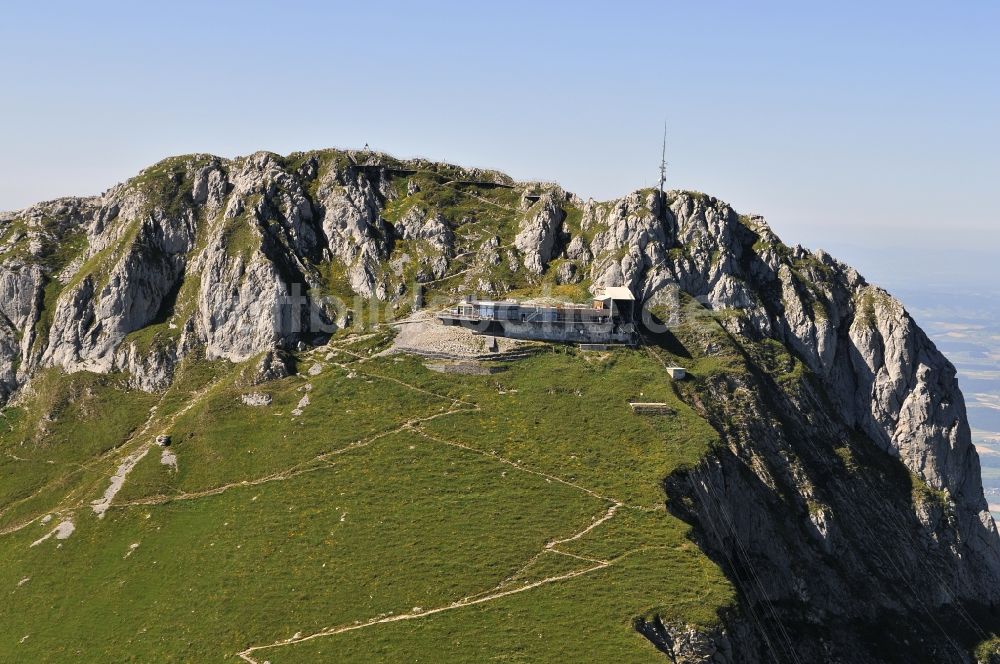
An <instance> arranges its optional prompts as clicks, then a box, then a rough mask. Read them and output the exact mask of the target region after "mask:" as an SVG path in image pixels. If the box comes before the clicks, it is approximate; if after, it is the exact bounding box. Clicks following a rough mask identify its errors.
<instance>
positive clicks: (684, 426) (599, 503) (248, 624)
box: [0, 346, 732, 664]
mask: <svg viewBox="0 0 1000 664" xmlns="http://www.w3.org/2000/svg"><path fill="white" fill-rule="evenodd" d="M344 348H345V349H346V350H352V349H351V347H350V346H345V347H344ZM353 350H354V351H357V350H360V351H361V355H362V356H364V357H367V356H368V354H367V352H366V351H365V350H364V349H363V348H362V347H361V346H355V347H354V348H353ZM325 354H326V351H325V350H321V351H320V352H319V353H318V354H314V355H313V356H311V357H309V358H302V360H301V364H300V367H301V368H302V369H303V370H308V369H309V367H310V366H311V365H312V364H313V363H319V364H320V365H321V366H320V368H321V371H320V373H319V374H318V375H314V376H310V375H308V373H306V372H305V371H304V372H303V374H302V375H300V376H296V377H292V378H288V379H285V380H282V381H277V382H275V383H269V384H266V385H263V386H258V387H256V388H251V387H249V386H247V385H245V384H244V383H243V381H242V380H241V379H240V371H239V368H236V369H233V370H230V371H229V372H228V373H225V371H226V370H225V365H206V364H194V365H192V366H190V367H188V368H187V369H186V370H182V372H181V375H180V378H179V380H178V383H177V385H176V386H175V387H174V388H172V390H171V391H170V392H168V393H167V394H166V395H164V396H163V398H162V400H161V401H160V403H159V406H158V408H159V410H158V411H157V413H156V415H155V417H154V424H153V426H151V428H150V429H149V431H148V435H149V436H151V435H154V434H155V433H159V432H161V431H169V432H170V433H171V434H172V435H173V437H174V444H173V446H172V449H173V451H174V452H175V453H176V454H177V456H178V459H179V470H178V472H177V473H174V472H172V471H171V470H170V469H169V468H168V467H167V466H164V465H162V464H161V463H160V459H159V454H160V450H159V449H158V448H155V447H154V448H153V449H152V450H151V453H150V454H148V455H147V456H146V457H145V458H144V459H143V461H142V462H140V464H139V465H138V466H137V467H136V469H135V470H134V471H133V473H132V474H131V475H130V476H129V478H128V481H127V483H126V485H125V488H124V489H123V490H122V492H121V493H120V494H119V496H118V498H117V499H116V506H115V507H113V508H112V510H111V511H110V512H109V513H108V515H107V518H105V519H104V520H98V519H97V518H95V517H94V516H93V514H92V513H91V512H90V510H89V509H88V508H87V506H86V505H85V504H81V505H82V506H80V507H78V508H77V509H75V511H74V512H73V514H74V519H75V522H76V526H77V530H76V532H75V533H74V534H73V535H72V536H71V537H70V538H69V539H67V540H64V541H57V540H55V539H50V540H48V541H46V542H44V543H42V544H40V545H38V546H35V547H31V546H30V544H31V542H32V541H34V540H35V539H37V538H38V537H40V536H42V535H44V534H45V532H47V530H49V529H50V528H51V526H52V524H51V523H50V524H49V525H47V526H43V525H42V524H40V523H37V522H36V523H33V524H32V525H30V526H28V527H27V528H24V529H23V530H20V531H17V532H14V533H10V534H7V535H4V536H3V537H2V538H0V588H6V589H8V592H9V593H10V599H9V600H8V609H7V610H5V611H3V612H0V651H2V652H6V653H14V659H15V661H61V660H65V659H67V658H70V657H74V656H76V657H79V658H80V660H81V661H136V662H145V661H234V659H235V655H236V653H237V652H238V651H240V650H242V649H244V648H247V647H250V646H255V645H261V644H268V643H273V642H275V641H276V640H279V639H286V638H289V637H291V636H293V635H294V634H296V633H301V634H303V635H309V634H311V633H314V632H316V631H319V630H322V629H325V628H330V627H335V626H338V625H341V626H343V625H351V624H353V623H355V622H356V621H361V622H364V621H367V620H370V619H372V618H376V617H378V616H380V615H384V614H389V613H392V614H401V613H406V612H410V611H413V610H414V608H415V607H421V609H423V610H425V611H426V610H430V609H434V608H440V607H447V606H449V605H451V604H452V602H455V601H458V600H461V599H462V598H465V597H467V596H473V595H476V594H479V593H488V592H490V591H493V590H494V589H497V588H500V589H501V590H504V591H506V590H516V589H517V588H519V587H523V585H524V584H528V583H532V582H538V581H540V580H543V579H547V578H552V577H562V576H564V575H566V574H579V575H578V576H573V577H572V578H566V579H563V580H556V581H552V582H549V583H544V584H542V585H540V586H538V587H536V588H531V589H529V590H525V591H524V592H516V593H514V594H510V595H508V596H506V597H501V598H498V599H495V600H491V601H485V602H482V603H480V604H472V605H468V606H460V607H458V608H454V609H453V610H447V611H443V612H440V613H436V614H433V615H428V616H425V617H419V618H417V619H414V620H408V621H405V622H395V623H388V624H383V625H373V626H371V627H365V628H363V629H359V630H355V631H351V632H347V633H344V634H338V635H333V636H325V637H322V638H317V639H314V640H309V641H305V642H302V643H299V644H296V645H289V646H285V647H281V648H274V649H270V650H263V651H259V652H256V653H253V655H252V656H254V657H255V658H257V659H258V660H259V661H264V660H269V661H271V662H273V663H275V664H278V663H280V662H293V661H309V662H314V661H352V660H362V659H366V658H367V659H371V654H372V653H376V654H377V655H378V657H379V658H380V659H383V660H387V661H414V660H422V661H431V660H433V661H469V660H480V659H488V658H494V659H495V658H501V659H507V660H508V661H538V660H539V659H544V660H550V661H561V660H565V659H573V658H575V657H576V658H578V657H580V656H581V653H587V654H588V658H589V656H590V655H591V654H593V656H594V657H597V658H598V659H601V660H605V659H607V660H610V659H612V658H615V659H619V660H626V661H646V660H649V661H659V660H660V658H661V655H659V654H658V653H657V652H656V651H655V650H654V649H653V648H652V646H650V645H649V644H648V643H647V642H645V640H644V639H642V638H641V637H640V636H638V635H637V634H636V633H635V632H634V630H633V629H632V627H631V621H632V620H633V619H634V618H635V617H636V616H640V615H647V614H652V613H659V614H661V615H663V616H664V617H665V618H667V619H674V620H683V621H688V622H695V623H702V624H710V623H712V622H713V621H714V620H715V615H716V614H715V610H716V608H718V607H720V606H724V605H727V604H729V603H730V602H731V601H732V595H731V589H730V587H729V586H728V584H727V583H726V581H725V579H724V578H723V577H722V575H721V573H720V572H719V570H718V569H717V568H715V566H714V565H712V564H711V563H710V562H709V561H708V560H707V559H706V558H704V557H703V556H702V555H701V554H700V553H699V552H698V550H697V548H696V547H694V545H692V544H691V543H690V542H689V541H688V540H687V538H686V533H687V527H686V526H685V525H684V524H682V523H681V522H679V521H677V520H676V519H674V518H673V517H671V516H669V515H668V514H667V513H666V512H665V511H664V510H663V509H662V506H661V505H662V492H661V491H660V489H659V482H660V481H661V480H662V478H663V477H664V476H665V475H666V474H667V473H669V472H670V471H671V470H672V469H673V468H675V467H677V466H678V465H679V464H683V463H690V462H693V461H694V460H696V459H697V458H698V457H699V456H700V455H701V454H702V453H704V451H705V450H706V449H707V447H708V446H709V445H710V444H711V442H712V441H713V440H714V432H713V431H712V430H711V429H710V428H708V426H707V425H706V424H705V423H704V422H703V421H701V420H700V419H698V418H697V417H695V416H694V414H693V413H692V412H691V411H690V410H689V409H688V408H687V407H686V406H685V405H684V404H683V403H682V402H681V401H680V400H679V398H678V397H677V395H676V394H675V393H674V390H673V386H672V385H671V383H670V382H669V381H668V380H666V379H665V378H664V375H663V372H662V369H661V368H660V367H659V364H658V363H657V362H656V361H655V360H654V359H652V358H651V357H650V356H648V355H647V354H645V353H644V352H641V351H621V352H616V353H611V354H607V355H581V354H577V353H575V352H571V351H565V350H563V349H560V350H559V351H558V352H553V353H551V354H543V355H541V356H538V357H535V358H531V359H528V360H523V361H519V362H516V363H513V364H512V365H510V367H509V369H508V370H507V371H506V372H504V373H501V374H495V375H492V376H459V375H447V376H444V375H441V374H437V373H434V372H431V371H428V370H426V369H425V368H424V367H423V366H422V364H421V363H420V362H419V361H418V360H417V359H415V358H410V357H395V358H393V357H387V358H375V359H371V360H366V361H362V362H359V361H358V360H357V358H356V357H355V356H354V355H352V354H350V353H349V352H346V351H340V352H338V353H337V354H335V355H331V357H330V359H325ZM220 376H221V379H220ZM349 376H350V377H349ZM213 380H215V381H216V382H212V381H213ZM307 382H308V383H309V384H311V385H312V389H311V391H309V392H308V394H309V395H310V404H309V405H308V406H307V407H306V408H305V410H304V412H303V414H302V415H301V416H299V417H294V418H293V417H292V416H291V413H290V411H291V409H292V408H293V407H294V406H295V405H296V404H297V403H298V401H299V400H300V399H301V397H302V395H303V394H305V393H306V392H305V391H304V390H303V387H304V385H305V384H306V383H307ZM206 385H207V386H208V389H205V386H206ZM566 385H571V386H573V387H572V388H569V389H567V388H566V387H565V386H566ZM251 390H255V391H263V392H267V393H269V394H270V395H271V396H272V397H273V400H274V401H273V403H272V405H271V406H268V407H263V408H250V407H246V406H243V405H241V404H239V402H238V398H239V395H240V394H242V393H245V392H248V391H251ZM193 395H195V396H193ZM639 396H642V398H644V399H649V400H652V399H663V400H666V401H668V402H670V403H671V404H672V405H674V407H675V408H676V409H677V411H678V414H677V415H676V416H674V417H638V416H634V415H632V414H631V413H630V411H629V409H628V406H627V403H626V402H627V400H628V398H630V397H639ZM147 398H148V397H140V396H138V395H135V394H131V393H129V394H127V395H124V394H118V395H117V399H118V403H119V405H120V407H121V408H123V409H124V410H129V408H127V407H126V405H131V406H132V409H133V410H135V411H136V412H139V411H141V412H142V417H137V418H136V419H134V420H129V423H130V424H131V426H133V427H135V426H138V424H137V422H141V421H142V420H143V419H144V417H145V415H146V411H148V409H149V404H147V403H146V402H144V401H136V400H137V399H139V400H141V399H147ZM196 398H200V400H197V401H196V402H195V404H194V405H193V406H192V407H191V408H190V409H189V410H187V411H185V412H180V413H179V411H180V410H181V407H182V404H184V403H185V402H191V401H193V400H194V399H196ZM140 404H141V405H140ZM442 413H447V414H443V415H442ZM434 416H437V417H435V418H434V419H430V420H427V421H418V420H420V419H423V418H429V417H434ZM81 419H84V420H85V419H87V418H86V417H84V418H81ZM67 421H68V420H67ZM407 421H409V422H410V426H408V427H403V426H402V425H403V424H404V423H406V422H407ZM15 428H17V427H16V426H15ZM127 428H128V427H125V429H126V430H127ZM581 431H583V432H584V433H583V434H582V435H581V433H580V432H581ZM378 434H386V435H383V436H381V437H376V438H373V436H378ZM116 435H117V436H118V438H122V437H127V435H126V434H125V433H118V434H116ZM286 435H287V438H286ZM12 436H13V434H7V436H6V437H4V438H3V439H2V441H3V442H2V445H3V446H4V448H5V449H13V447H12V446H14V445H17V441H16V440H15V439H14V438H13V437H12ZM359 442H360V443H362V444H358V443H359ZM135 444H137V441H132V442H130V443H128V444H127V445H126V446H125V448H123V451H127V450H128V449H132V448H131V447H130V446H131V445H135ZM32 445H35V446H38V445H40V443H37V442H35V443H31V442H29V443H26V446H28V447H31V446H32ZM463 446H464V447H463ZM22 447H23V446H22ZM42 447H44V446H42ZM40 449H41V448H40ZM100 449H101V448H99V447H95V448H94V449H93V450H92V452H91V453H99V452H100ZM116 463H117V458H115V459H112V458H105V459H104V460H103V461H102V462H101V463H100V464H97V465H98V466H99V467H100V469H101V471H102V477H103V478H106V477H107V476H108V475H110V472H111V471H112V470H113V468H114V466H115V465H116ZM512 463H513V464H515V465H512ZM546 475H548V477H547V476H546ZM8 477H9V476H8ZM556 478H558V479H556ZM99 479H100V478H99ZM243 480H247V481H248V482H249V483H248V484H241V482H242V481H243ZM559 480H565V481H566V482H568V483H569V484H567V483H564V482H561V481H559ZM230 484H231V485H230ZM82 486H85V487H87V488H88V489H89V490H90V493H89V494H88V495H87V496H86V499H87V500H90V499H93V498H95V497H97V495H99V494H100V492H101V491H102V490H103V484H100V483H97V484H93V483H91V484H84V485H82ZM223 487H228V488H225V489H224V490H221V491H220V489H221V488H223ZM29 490H30V487H27V488H24V489H23V491H29ZM7 500H9V498H8V499H7ZM615 502H620V503H622V505H621V507H620V508H618V509H617V511H616V512H614V513H613V516H612V517H611V518H610V519H609V520H607V521H603V522H601V523H600V524H599V525H598V526H596V527H594V528H592V529H590V530H587V528H588V527H589V526H591V525H592V524H593V523H594V521H595V520H596V519H600V518H601V517H604V516H606V515H607V514H608V509H609V507H611V506H612V505H613V504H614V503H615ZM46 505H47V504H45V503H42V504H39V505H37V507H41V508H42V509H43V510H44V509H49V507H47V506H46ZM584 531H585V532H584ZM581 532H583V534H582V535H580V536H579V537H578V538H577V539H573V540H571V541H567V542H564V543H561V544H559V545H558V546H556V547H554V549H557V550H559V551H561V552H563V553H557V552H555V551H553V550H546V548H545V547H546V544H547V543H549V542H552V541H553V540H558V539H567V538H570V537H573V536H574V535H577V534H579V533H581ZM133 544H137V545H138V546H136V547H135V549H134V551H132V553H131V554H130V553H129V551H130V550H131V549H130V547H131V545H133ZM566 554H572V555H574V556H580V557H581V558H574V557H571V556H570V555H566ZM584 558H585V559H587V560H584ZM593 561H599V563H600V564H599V565H597V566H596V567H597V568H596V569H592V570H591V571H589V572H587V570H588V569H590V568H595V564H594V562H593ZM584 572H586V573H584ZM23 579H30V580H28V581H25V582H24V583H23V584H21V585H19V583H20V582H21V581H22V580H23ZM505 579H506V580H508V581H507V583H506V584H504V583H503V582H504V580H505ZM25 636H27V638H26V639H24V638H23V637H25ZM22 639H23V641H22Z"/></svg>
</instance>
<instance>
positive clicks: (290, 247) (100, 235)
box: [0, 150, 1000, 662]
mask: <svg viewBox="0 0 1000 664" xmlns="http://www.w3.org/2000/svg"><path fill="white" fill-rule="evenodd" d="M601 285H625V286H628V287H630V288H631V289H632V290H633V292H635V293H636V295H637V296H638V297H639V298H640V299H641V300H642V301H643V302H644V303H646V304H647V305H648V308H647V310H648V311H649V312H650V316H651V317H650V319H649V321H648V322H649V323H650V327H651V332H650V335H649V340H650V343H654V344H656V343H660V344H667V345H670V346H672V348H673V349H674V350H675V351H677V352H679V353H681V354H683V352H684V351H685V348H690V347H691V346H692V345H694V346H697V347H698V350H699V351H700V352H707V353H710V354H712V353H717V354H718V355H719V357H720V361H724V362H726V363H728V364H727V366H728V367H729V368H730V369H731V370H729V371H725V372H720V373H718V374H713V375H712V376H705V377H695V380H693V381H691V382H690V383H688V384H686V385H684V386H682V387H680V388H679V389H681V390H682V391H683V395H684V396H685V398H687V399H689V400H690V401H691V403H692V404H694V405H695V406H696V407H697V408H698V409H699V411H700V412H701V413H702V414H703V416H704V417H705V418H706V419H708V420H709V421H710V422H711V423H712V424H713V425H714V426H715V428H716V429H717V431H718V432H719V436H720V443H719V445H718V446H717V448H716V449H715V450H714V451H713V453H712V454H711V455H709V457H708V458H706V459H705V460H704V461H703V462H702V463H701V464H700V465H699V466H698V467H695V468H691V469H688V470H687V471H685V472H684V473H681V474H678V475H675V476H673V477H670V478H667V479H666V481H665V488H666V493H667V497H668V500H667V502H668V508H669V509H671V510H673V511H674V512H675V513H676V514H679V515H681V516H682V517H683V518H684V519H686V520H687V521H689V522H690V523H691V524H692V525H693V526H694V528H695V530H694V532H695V537H696V538H697V540H698V543H699V545H700V546H702V548H703V549H704V550H705V551H706V552H708V553H709V555H711V556H713V557H714V558H715V559H716V560H717V561H718V562H719V564H720V565H721V566H722V568H723V569H724V570H725V571H726V572H727V573H728V574H729V575H730V577H731V578H732V579H733V581H734V583H735V585H736V586H737V588H738V589H739V590H740V593H741V598H742V600H741V601H742V603H741V605H740V607H738V608H737V609H736V610H735V611H734V612H733V613H732V615H729V616H727V617H726V629H725V630H724V633H721V632H720V633H719V634H714V635H705V634H692V633H690V631H689V630H687V629H686V628H685V627H684V626H670V625H663V624H655V623H640V624H639V625H638V627H639V629H640V631H642V632H643V633H644V634H646V635H647V636H648V637H649V638H650V639H651V640H653V641H654V642H655V643H657V645H658V646H659V647H661V649H663V650H664V651H665V652H667V653H669V654H670V656H671V657H674V658H675V660H676V661H733V662H735V661H741V662H755V661H760V662H764V661H843V662H875V661H890V660H891V659H892V657H893V656H892V655H891V654H889V653H892V652H899V653H902V654H901V655H900V659H899V661H913V659H912V658H913V656H914V653H924V654H926V655H927V656H928V657H930V660H929V661H962V662H965V661H970V659H969V658H970V657H971V656H970V655H968V652H969V644H971V643H974V642H975V641H976V639H977V638H979V637H980V636H981V635H980V634H977V630H980V629H982V627H981V626H982V625H985V624H992V623H991V622H990V621H991V620H993V618H992V613H991V612H992V611H993V610H995V607H996V605H997V602H998V600H1000V597H998V595H1000V543H998V537H997V532H996V527H995V525H994V523H993V520H992V518H991V517H990V515H989V513H988V512H987V511H986V503H985V500H984V498H983V493H982V487H981V478H980V470H979V460H978V457H977V454H976V451H975V448H974V447H973V445H972V444H971V441H970V433H969V427H968V423H967V420H966V417H965V406H964V402H963V397H962V394H961V391H960V390H959V388H958V384H957V380H956V372H955V369H954V367H953V366H952V365H951V364H950V363H949V362H948V360H947V359H946V358H944V357H943V356H942V355H941V354H940V353H939V352H938V351H937V349H936V348H935V347H934V345H933V343H932V342H931V341H930V340H929V339H928V338H927V337H926V335H925V334H924V333H923V332H922V331H921V330H920V328H919V327H918V326H917V325H916V323H915V322H914V321H913V319H912V318H911V317H910V316H909V314H907V312H906V311H905V309H904V308H903V306H902V305H901V304H900V303H899V302H897V301H896V300H894V299H893V298H892V297H891V296H890V295H889V294H887V293H886V292H885V291H883V290H881V289H879V288H877V287H875V286H872V285H870V284H868V283H867V282H865V280H864V279H863V278H862V277H861V276H860V275H859V274H858V273H857V272H856V271H855V270H853V269H852V268H850V267H848V266H846V265H844V264H842V263H840V262H838V261H837V260H835V259H834V258H832V257H831V256H829V255H827V254H825V253H823V252H809V251H807V250H805V249H803V248H801V247H788V246H786V245H784V244H783V243H782V242H781V241H780V240H779V239H778V238H777V237H776V236H775V235H774V233H772V232H771V230H770V229H769V228H768V226H767V225H766V223H765V222H764V220H763V219H762V218H760V217H756V216H744V215H739V214H737V213H736V212H735V211H734V210H732V209H731V208H730V207H729V206H728V205H726V204H725V203H723V202H721V201H718V200H716V199H714V198H711V197H708V196H705V195H702V194H697V193H691V192H670V193H668V194H667V195H666V196H665V197H661V195H660V194H659V192H655V191H649V190H646V191H639V192H635V193H632V194H630V195H628V196H626V197H624V198H622V199H620V200H617V201H611V202H594V201H583V200H581V199H579V198H578V197H576V196H574V195H572V194H568V193H566V192H564V191H562V190H561V189H559V188H558V187H556V186H552V185H544V184H539V183H516V182H514V181H512V180H511V179H510V178H508V177H506V176H504V175H502V174H499V173H495V172H489V171H480V170H475V169H461V168H458V167H454V166H450V165H445V164H432V163H429V162H424V161H421V160H410V161H401V160H396V159H393V158H391V157H388V156H386V155H379V154H373V153H369V152H339V151H332V150H327V151H317V152H311V153H299V154H294V155H291V156H289V157H280V156H278V155H274V154H271V153H264V152H261V153H257V154H254V155H251V156H248V157H242V158H237V159H232V160H227V159H221V158H217V157H212V156H209V155H192V156H186V157H177V158H172V159H168V160H165V161H163V162H161V163H159V164H157V165H155V166H153V167H151V168H149V169H147V170H146V171H143V172H142V173H140V174H139V175H138V176H136V177H135V178H132V179H130V180H129V181H127V182H125V183H123V184H120V185H117V186H115V187H112V188H111V189H109V190H108V191H107V192H105V193H104V194H102V195H101V196H99V197H94V198H82V199H81V198H72V199H61V200H58V201H53V202H49V203H43V204H39V205H36V206H33V207H31V208H28V209H26V210H22V211H19V212H14V213H5V214H3V215H0V295H2V297H0V401H4V400H6V399H8V398H11V397H12V396H16V394H17V392H18V390H19V389H20V388H22V387H23V386H24V385H25V384H26V383H28V382H29V381H30V380H31V379H32V376H33V375H34V373H35V372H36V371H38V370H39V369H40V368H44V367H59V368H61V369H62V370H65V371H70V372H72V371H79V370H89V371H95V372H102V373H109V372H121V374H122V375H123V376H124V377H125V378H126V379H127V380H128V382H129V384H130V385H132V386H133V387H135V388H137V389H143V390H150V391H152V390H158V389H162V388H163V387H164V386H166V385H168V384H169V383H170V381H171V380H172V375H173V369H174V366H175V365H176V364H177V363H178V361H179V360H180V359H182V358H183V357H185V356H186V355H188V354H190V353H192V352H194V351H196V350H197V351H198V352H201V353H204V356H205V357H207V358H209V359H216V358H222V359H226V360H230V361H241V360H245V359H247V358H250V357H253V356H256V355H260V354H265V353H267V355H265V356H264V357H265V359H266V358H268V357H272V356H274V353H275V352H278V351H279V350H280V349H281V348H287V347H291V346H294V345H297V344H307V345H312V344H321V343H323V342H324V341H325V340H326V338H327V337H328V336H329V335H330V334H331V333H332V332H333V331H335V329H336V328H337V326H338V325H346V324H348V323H349V322H350V321H351V320H353V319H354V318H356V317H362V316H371V315H372V314H371V313H370V311H369V312H366V311H365V310H364V307H363V306H360V305H359V302H360V301H359V300H356V299H355V298H357V297H363V298H371V299H373V300H374V301H375V302H376V303H377V306H378V307H380V308H381V309H382V311H381V312H380V313H379V314H378V315H380V316H381V315H384V314H386V313H389V314H392V313H401V312H405V311H406V310H408V308H409V307H411V306H412V303H413V302H414V299H415V298H417V296H420V297H423V298H428V297H439V298H441V299H448V298H452V297H454V296H456V295H457V294H459V293H465V292H468V291H470V290H471V291H486V292H490V293H494V294H503V293H505V292H508V291H510V290H514V289H518V290H520V291H522V292H523V291H536V292H539V293H548V292H553V291H558V292H560V294H561V295H563V296H573V297H583V296H584V295H585V293H586V289H587V288H588V287H597V286H601ZM559 289H562V290H561V291H560V290H559ZM652 316H655V317H656V320H653V318H652ZM661 321H665V322H667V323H668V325H667V327H668V330H666V331H663V330H658V328H657V325H658V323H659V322H661ZM872 625H878V626H879V628H878V629H874V630H873V629H872V628H871V626H872ZM885 625H894V626H896V627H892V628H886V627H885ZM907 657H909V658H910V659H906V658H907Z"/></svg>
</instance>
